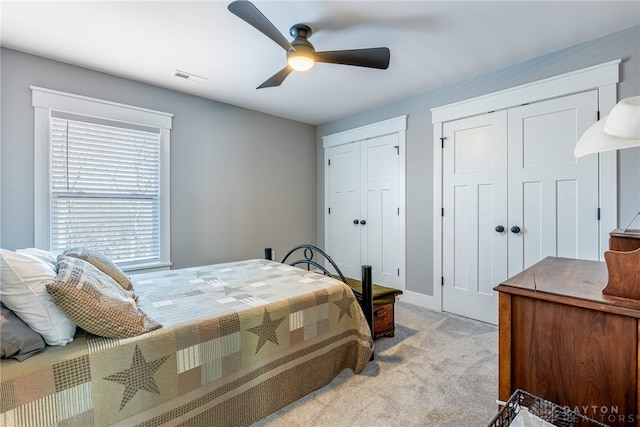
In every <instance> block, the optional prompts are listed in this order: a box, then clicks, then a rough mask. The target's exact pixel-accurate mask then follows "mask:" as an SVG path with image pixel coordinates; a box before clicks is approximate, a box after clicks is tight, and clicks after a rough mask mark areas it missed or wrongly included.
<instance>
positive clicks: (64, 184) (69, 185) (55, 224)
mask: <svg viewBox="0 0 640 427" xmlns="http://www.w3.org/2000/svg"><path fill="white" fill-rule="evenodd" d="M32 90H33V105H34V107H35V109H36V115H35V126H36V127H35V131H36V138H35V139H36V177H35V178H36V180H35V182H36V202H35V208H36V227H35V234H36V246H37V247H41V248H44V249H50V250H52V251H55V252H62V251H63V250H64V249H67V248H70V247H78V246H81V247H90V248H94V249H97V250H99V251H101V252H103V253H105V254H107V255H108V256H109V257H110V258H112V259H113V260H114V261H115V262H117V263H118V264H119V265H120V266H121V267H122V268H123V269H125V270H148V269H157V268H166V267H168V266H169V265H170V262H169V227H168V224H169V223H168V221H169V218H168V215H169V203H168V200H169V180H168V177H169V170H168V166H169V161H168V160H169V159H168V153H169V150H168V147H169V129H170V125H171V115H168V114H166V113H159V112H154V111H150V110H143V109H139V108H136V107H130V106H125V105H121V104H114V103H109V102H105V101H100V100H95V99H91V98H85V97H79V96H76V95H71V94H65V93H61V92H56V91H50V90H47V89H41V88H35V87H32Z"/></svg>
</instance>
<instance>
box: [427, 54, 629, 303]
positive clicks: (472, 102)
mask: <svg viewBox="0 0 640 427" xmlns="http://www.w3.org/2000/svg"><path fill="white" fill-rule="evenodd" d="M621 62H622V60H621V59H616V60H613V61H609V62H605V63H602V64H598V65H594V66H591V67H587V68H583V69H580V70H576V71H572V72H569V73H564V74H560V75H557V76H554V77H550V78H546V79H543V80H538V81H535V82H532V83H527V84H524V85H521V86H516V87H513V88H510V89H506V90H501V91H498V92H493V93H490V94H487V95H482V96H479V97H475V98H471V99H468V100H465V101H461V102H455V103H452V104H447V105H443V106H441V107H436V108H432V109H431V121H432V123H433V284H434V287H433V295H432V296H429V295H425V296H423V298H421V299H420V302H421V304H420V305H422V306H424V307H426V308H429V309H432V310H437V311H442V306H443V300H442V294H443V293H442V286H438V284H440V283H441V280H442V261H443V260H442V243H443V237H444V236H443V235H442V211H441V209H442V203H443V199H442V197H443V194H442V190H443V189H442V184H443V182H442V173H443V170H442V146H441V143H440V138H441V137H442V136H443V123H444V122H447V121H451V120H455V119H461V118H465V117H470V116H475V115H478V114H482V113H487V112H490V111H496V110H502V109H507V108H511V107H516V106H519V105H522V104H526V103H531V102H538V101H543V100H546V99H551V98H557V97H561V96H566V95H571V94H573V93H577V92H584V91H587V90H594V89H597V90H598V110H599V111H600V113H601V117H603V116H605V115H606V114H608V112H609V111H611V109H612V108H613V107H614V106H615V104H616V102H617V101H616V99H617V84H618V83H619V81H620V70H619V69H620V63H621ZM616 153H617V152H616V151H610V152H607V153H600V154H598V156H599V166H598V167H599V179H600V182H599V193H600V194H599V204H600V206H607V207H610V209H603V210H602V211H601V217H600V248H601V251H600V260H601V261H602V260H603V259H604V258H603V253H604V250H605V249H606V248H607V247H608V241H609V232H610V231H611V230H613V229H615V228H616V227H617V222H618V194H617V191H618V186H617V184H618V178H617V170H618V166H617V155H616ZM496 285H498V283H496Z"/></svg>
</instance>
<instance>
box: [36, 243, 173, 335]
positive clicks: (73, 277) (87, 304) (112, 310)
mask: <svg viewBox="0 0 640 427" xmlns="http://www.w3.org/2000/svg"><path fill="white" fill-rule="evenodd" d="M47 291H49V293H50V294H51V296H52V297H53V300H54V301H55V302H56V304H58V306H60V308H62V309H63V310H64V311H65V313H67V314H68V315H69V317H70V318H71V319H73V321H74V322H76V324H77V325H78V326H79V327H81V328H82V329H84V330H85V331H87V332H90V333H92V334H94V335H99V336H103V337H107V338H126V337H132V336H136V335H140V334H143V333H145V332H149V331H152V330H154V329H157V328H160V327H162V325H161V324H159V323H158V322H156V321H155V320H153V319H151V318H150V317H148V316H147V314H146V313H145V312H144V311H142V310H141V309H140V308H138V307H137V305H136V301H135V296H134V294H133V292H132V291H128V290H126V289H123V288H122V287H121V286H120V285H119V284H118V283H116V281H115V280H113V279H112V278H111V276H109V275H107V274H105V273H103V272H102V271H100V270H99V269H98V268H96V267H95V266H94V265H93V264H91V263H89V262H87V261H84V260H82V259H80V258H74V257H68V256H64V255H60V256H59V257H58V276H57V277H56V280H55V281H54V282H53V283H50V284H48V285H47Z"/></svg>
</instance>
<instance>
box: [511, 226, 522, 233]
mask: <svg viewBox="0 0 640 427" xmlns="http://www.w3.org/2000/svg"><path fill="white" fill-rule="evenodd" d="M511 232H512V233H513V234H518V233H520V227H518V226H517V225H514V226H513V227H511Z"/></svg>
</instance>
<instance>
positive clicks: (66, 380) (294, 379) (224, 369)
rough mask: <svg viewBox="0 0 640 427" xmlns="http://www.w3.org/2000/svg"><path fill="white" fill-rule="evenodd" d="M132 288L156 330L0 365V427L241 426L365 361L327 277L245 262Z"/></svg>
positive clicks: (339, 289) (349, 298) (357, 319)
mask: <svg viewBox="0 0 640 427" xmlns="http://www.w3.org/2000/svg"><path fill="white" fill-rule="evenodd" d="M132 281H133V284H134V289H135V293H136V295H137V296H138V305H139V307H140V308H141V309H143V310H144V311H145V312H146V313H147V314H148V315H149V316H150V317H151V318H153V319H155V320H156V321H158V322H160V323H161V324H162V325H163V327H162V328H161V329H157V330H155V331H152V332H149V333H146V334H143V335H140V336H137V337H133V338H127V339H108V338H101V337H97V336H94V335H91V334H88V333H86V332H82V331H80V332H79V333H78V334H77V335H76V338H75V340H74V341H73V342H72V343H70V344H68V345H67V346H60V347H48V348H47V349H46V350H45V351H44V352H42V353H40V354H37V355H35V356H33V357H31V358H29V359H27V360H26V361H24V362H18V361H15V360H3V361H2V367H1V372H0V377H1V378H0V379H1V383H0V394H1V397H0V411H1V412H0V424H1V425H5V426H29V427H31V426H37V427H41V426H75V425H77V426H91V425H95V426H103V425H122V426H134V425H138V426H157V425H167V426H176V425H201V426H212V425H225V426H231V425H247V424H250V423H251V422H253V421H255V420H257V419H260V418H262V417H264V416H266V415H268V414H270V413H271V412H274V411H275V410H277V409H279V408H281V407H282V406H285V405H287V404H289V403H291V402H293V401H295V400H297V399H298V398H300V397H301V396H303V395H305V394H307V393H309V392H311V391H313V390H315V389H317V388H319V387H322V386H323V385H325V384H328V383H329V382H330V381H331V380H332V379H333V378H334V377H335V376H336V375H337V374H338V373H340V372H341V371H342V370H343V369H345V368H349V369H352V370H353V371H354V372H356V373H359V372H360V371H361V370H362V369H363V368H364V366H365V365H366V364H367V362H368V361H369V359H370V356H371V352H372V348H373V342H372V339H371V335H370V332H369V327H368V325H367V323H366V320H365V319H364V316H363V314H362V311H361V309H360V307H359V306H358V304H357V302H356V300H355V298H354V296H353V293H352V292H351V290H350V288H349V287H348V286H346V285H345V284H343V283H342V282H340V281H338V280H335V279H333V278H331V277H326V276H322V275H320V274H317V273H314V272H308V271H306V270H302V269H299V268H296V267H291V266H289V265H285V264H280V263H276V262H272V261H266V260H259V259H256V260H248V261H240V262H233V263H225V264H216V265H210V266H204V267H196V268H187V269H182V270H171V271H163V272H156V273H147V274H141V275H137V276H133V277H132Z"/></svg>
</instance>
